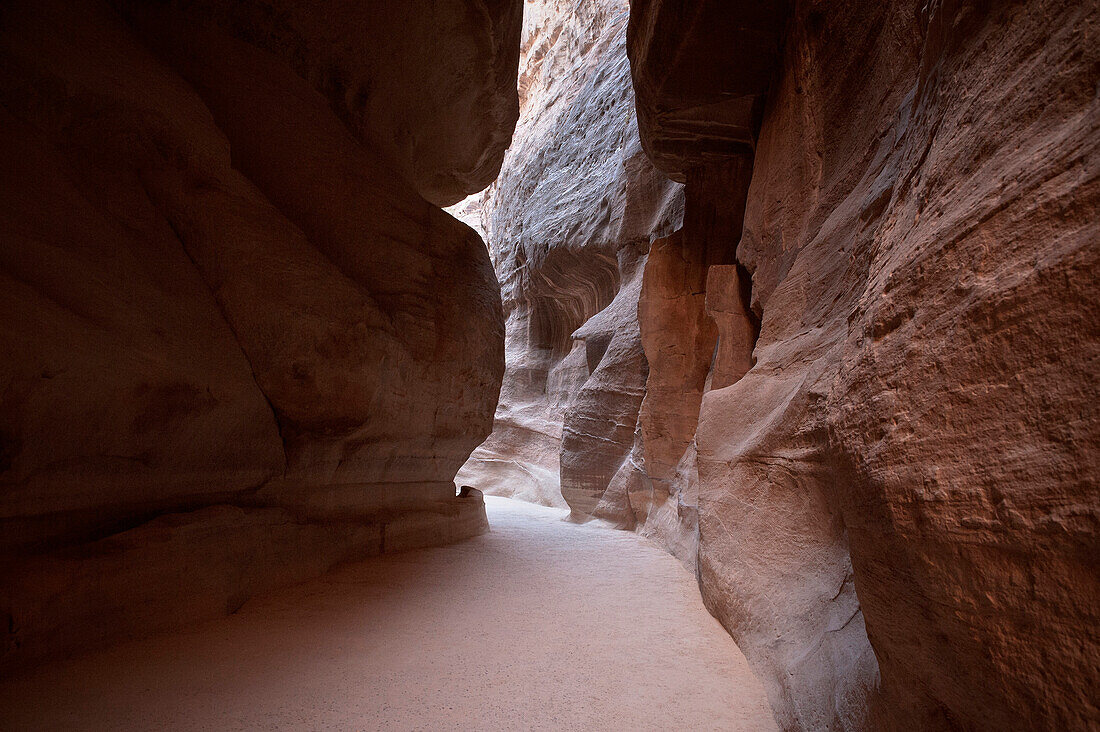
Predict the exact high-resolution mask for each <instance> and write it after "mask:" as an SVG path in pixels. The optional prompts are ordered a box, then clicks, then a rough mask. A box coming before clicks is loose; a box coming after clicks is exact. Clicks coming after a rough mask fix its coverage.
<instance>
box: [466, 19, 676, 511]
mask: <svg viewBox="0 0 1100 732" xmlns="http://www.w3.org/2000/svg"><path fill="white" fill-rule="evenodd" d="M525 14H526V15H525V21H524V23H525V27H524V36H523V49H522V53H521V61H520V76H519V89H520V99H521V116H520V121H519V124H518V125H517V128H516V133H515V136H514V139H513V145H512V147H511V149H510V150H509V151H508V153H507V155H506V156H505V161H504V165H503V168H502V170H501V175H500V178H499V179H498V180H497V181H496V182H495V183H494V184H493V185H492V186H491V187H490V188H489V189H488V190H487V191H486V192H485V193H484V194H483V195H482V196H481V197H480V199H479V200H478V201H477V202H476V203H475V202H473V201H471V202H469V203H467V204H465V214H464V215H467V216H477V215H480V219H481V222H482V224H483V227H484V230H485V231H486V234H487V239H488V242H489V247H490V250H491V254H492V259H493V265H494V267H495V269H496V272H497V276H498V278H499V280H500V282H501V290H502V293H501V294H502V298H503V301H504V310H505V318H506V326H505V327H506V336H505V343H506V364H507V366H506V368H507V372H506V376H505V379H504V386H503V388H502V391H501V397H500V403H499V406H498V408H497V413H496V419H495V422H494V425H493V434H492V435H491V436H490V437H489V439H487V440H486V441H485V443H484V444H482V445H481V446H480V447H479V448H478V449H477V450H476V451H475V452H474V453H473V455H472V456H471V458H470V460H469V461H468V462H467V463H466V464H465V465H464V466H463V468H462V470H461V471H460V472H459V474H458V480H459V482H465V483H469V484H471V485H475V486H478V487H479V488H481V489H483V490H485V491H486V492H487V493H490V494H499V495H510V496H512V495H514V496H517V497H520V498H524V499H525V500H530V501H534V502H537V503H542V504H545V505H555V506H565V505H567V504H566V502H565V501H564V500H563V498H562V494H563V493H565V494H566V495H567V496H570V495H572V496H575V497H577V499H578V502H577V503H574V502H573V501H572V500H570V505H573V506H574V508H577V509H578V510H579V511H580V514H582V515H587V514H588V513H590V512H593V511H596V506H598V505H600V503H601V500H602V498H603V495H604V492H605V491H606V490H608V486H609V485H610V484H611V483H612V482H615V481H617V484H616V487H615V488H613V489H612V491H611V495H610V496H609V497H608V498H609V500H608V501H606V502H604V503H603V506H602V508H601V509H600V510H599V511H596V512H597V513H598V514H599V515H601V516H604V517H606V518H608V519H610V520H613V521H615V522H616V523H620V524H622V525H626V526H630V525H633V522H634V517H633V514H632V512H631V510H630V508H629V505H628V504H627V502H626V491H627V490H628V487H627V484H632V483H634V482H636V479H638V478H639V477H640V476H639V473H638V471H637V470H635V469H634V467H632V466H634V465H636V464H637V463H638V460H634V461H632V460H630V459H628V456H629V455H632V454H633V455H635V456H636V457H637V456H638V452H637V450H636V448H635V425H636V421H637V414H638V404H639V403H640V399H641V388H642V385H643V384H644V381H645V359H644V357H643V356H642V349H641V343H640V341H639V339H638V333H637V316H636V303H637V296H638V286H637V285H639V284H640V279H638V277H640V273H641V267H642V264H643V263H644V259H645V253H646V251H647V249H648V245H649V242H650V241H651V240H652V239H654V238H656V237H658V236H661V235H662V234H665V233H669V232H670V231H671V230H672V228H673V227H674V226H676V225H678V224H679V221H680V217H681V215H682V194H681V193H680V186H677V185H675V184H673V183H671V182H669V181H668V180H666V179H664V178H663V176H661V175H660V174H659V173H658V172H657V171H656V170H655V169H654V168H653V166H652V165H651V164H650V163H649V162H648V161H647V159H646V158H645V155H644V154H643V153H642V150H641V147H640V143H639V140H638V135H637V126H636V124H635V121H634V120H635V118H634V100H633V94H632V92H631V86H630V70H629V66H628V64H627V59H626V22H627V18H628V8H627V3H626V2H624V1H623V0H612V1H610V2H609V1H608V0H570V1H569V2H558V1H557V0H539V1H538V2H528V3H527V5H526V7H525ZM636 275H637V277H636ZM605 309H606V310H605ZM597 313H599V315H597ZM594 316H595V317H594ZM586 323H587V325H586ZM612 372H613V373H614V375H612ZM563 425H567V427H566V428H565V432H563ZM569 430H572V435H573V436H572V437H569V435H568V434H567V433H568V432H569ZM616 476H618V478H616Z"/></svg>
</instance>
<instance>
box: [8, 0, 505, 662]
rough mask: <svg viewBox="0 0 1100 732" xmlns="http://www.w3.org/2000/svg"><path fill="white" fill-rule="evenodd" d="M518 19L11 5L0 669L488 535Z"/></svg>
mask: <svg viewBox="0 0 1100 732" xmlns="http://www.w3.org/2000/svg"><path fill="white" fill-rule="evenodd" d="M428 5H430V6H432V7H433V8H434V9H435V12H433V13H427V12H426V8H427V6H428ZM521 9H522V8H521V4H520V3H518V2H492V3H467V2H464V1H463V2H458V1H457V0H456V1H455V2H444V3H420V2H404V1H402V2H381V3H377V2H376V3H370V4H367V5H357V4H347V3H338V2H331V3H327V2H314V3H307V4H301V3H286V4H285V7H284V6H283V5H282V4H279V3H276V4H275V5H270V4H265V5H264V6H261V5H260V4H258V3H251V2H248V0H242V1H241V2H233V3H209V4H205V3H201V2H199V3H179V4H178V5H177V4H175V3H163V4H147V3H130V2H125V1H124V0H120V1H119V2H118V3H116V4H115V5H113V6H112V5H108V4H105V3H103V2H95V1H94V0H87V1H83V0H78V1H77V2H52V1H50V0H44V1H42V2H38V1H36V2H14V3H7V4H5V6H4V7H3V8H2V9H0V20H2V22H0V57H2V59H3V63H2V68H3V71H2V73H0V125H2V126H3V133H2V135H0V146H2V150H3V155H4V161H5V164H4V165H3V166H2V168H0V176H3V181H2V182H0V220H2V222H3V226H2V227H0V228H2V229H3V234H2V235H0V236H2V240H0V278H2V279H3V283H4V284H3V287H0V329H2V331H3V336H2V339H0V341H2V344H3V345H2V348H3V356H4V357H3V359H2V360H0V385H2V388H0V536H2V544H3V546H4V549H5V554H4V562H3V577H2V581H0V586H2V588H3V591H4V592H3V596H2V597H0V603H2V606H0V611H2V613H3V616H4V617H5V618H6V627H7V628H8V629H9V630H8V635H7V638H6V643H5V646H4V656H3V659H2V662H0V665H3V666H7V665H10V664H16V663H19V662H22V661H23V660H26V659H31V658H34V657H39V656H42V655H44V654H48V653H52V652H60V651H64V650H67V649H70V648H73V647H77V646H80V645H90V644H94V643H97V642H100V641H105V640H110V639H111V638H114V637H120V636H125V635H128V634H132V633H139V632H144V631H147V630H149V629H151V628H155V627H163V626H166V625H171V624H172V623H174V622H180V621H183V620H186V619H189V618H193V617H201V616H203V615H207V614H210V612H212V611H225V610H227V609H229V610H232V609H233V607H234V606H239V603H240V602H243V601H244V600H245V599H247V597H248V596H249V595H250V594H251V593H252V592H254V591H258V590H261V589H263V588H264V587H267V586H271V585H272V584H278V583H281V582H286V581H292V580H294V579H296V578H300V577H303V576H308V575H309V574H315V573H317V572H318V571H321V570H323V569H324V568H325V567H326V566H328V565H330V564H331V563H333V562H335V561H338V560H339V559H341V558H346V557H347V556H355V555H362V554H370V553H378V552H380V551H384V550H391V549H396V548H400V547H402V546H407V545H412V544H416V543H417V542H418V541H419V542H423V541H439V540H449V539H454V538H458V537H460V536H468V535H470V534H472V533H477V532H479V531H482V530H484V528H485V523H484V513H483V508H482V507H481V505H480V504H479V503H478V502H477V501H476V500H469V501H465V502H464V501H459V500H458V499H456V498H455V496H454V486H453V482H452V479H453V476H454V474H455V472H456V471H457V469H458V468H459V466H460V465H461V464H462V463H463V462H464V461H465V459H466V457H467V456H468V455H469V453H470V451H471V450H472V449H473V448H474V447H475V446H476V445H477V444H478V443H479V442H480V441H481V440H482V439H483V438H484V437H485V436H486V435H487V434H488V433H489V431H490V426H491V420H492V412H493V409H494V406H495V403H496V398H497V392H498V390H499V387H500V381H501V376H502V373H503V319H502V315H501V310H500V298H499V289H498V286H497V283H496V280H495V278H494V276H493V272H492V268H491V264H490V260H489V257H488V255H487V253H486V251H485V247H484V244H483V243H482V241H481V240H480V239H479V237H478V236H477V235H476V234H475V233H474V232H473V231H472V230H470V229H469V228H468V227H466V226H464V225H463V224H461V223H459V222H457V221H456V220H454V219H453V218H452V217H450V216H448V215H447V214H446V213H444V212H443V211H441V210H440V209H439V208H437V207H436V205H434V204H433V203H430V202H429V200H431V201H436V202H439V203H443V202H451V201H453V200H455V199H457V198H459V197H461V196H462V195H464V194H466V193H468V192H471V191H473V190H476V189H477V188H478V187H480V186H484V185H485V184H487V183H488V182H489V181H490V180H491V179H492V177H493V175H494V174H495V172H496V169H497V168H498V167H499V164H500V160H501V159H502V156H503V152H504V148H505V147H506V145H507V143H508V139H509V137H510V134H511V131H512V125H513V124H514V121H515V118H516V114H517V107H518V104H517V98H516V90H515V71H514V68H515V63H516V58H517V55H518V40H519V30H520V13H521ZM395 28H401V29H402V30H403V33H402V34H397V33H395V32H394V29H395ZM443 57H445V58H446V59H447V65H446V70H445V71H442V70H440V65H441V63H440V61H441V58H443ZM443 118H446V119H447V120H448V125H449V126H446V127H444V126H441V124H440V119H443ZM426 199H428V200H426ZM210 506H216V508H207V507H210ZM164 514H173V515H172V516H167V517H165V516H163V515H164ZM158 516H159V517H161V518H157V517H158ZM154 519H155V520H154ZM418 527H419V528H418ZM418 532H419V533H418ZM88 542H90V543H88ZM61 546H67V547H69V548H68V549H67V550H66V551H65V552H64V553H58V552H57V551H56V550H57V549H58V548H59V547H61ZM139 578H140V579H139Z"/></svg>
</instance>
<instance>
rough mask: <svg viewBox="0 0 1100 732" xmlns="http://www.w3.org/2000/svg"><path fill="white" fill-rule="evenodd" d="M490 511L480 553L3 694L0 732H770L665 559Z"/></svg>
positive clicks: (750, 688) (309, 599) (232, 620)
mask: <svg viewBox="0 0 1100 732" xmlns="http://www.w3.org/2000/svg"><path fill="white" fill-rule="evenodd" d="M488 503H489V521H490V523H491V524H492V527H493V531H492V533H491V534H488V535H486V536H482V537H478V538H476V539H471V540H469V541H466V542H463V543H460V544H456V545H452V546H448V547H443V548H440V549H429V550H423V551H417V552H410V553H407V554H400V555H394V556H389V557H382V558H379V559H375V560H371V561H368V562H363V563H359V564H355V565H349V566H346V567H343V568H341V569H339V570H337V571H336V572H334V573H332V574H330V575H328V576H326V577H324V578H322V579H320V580H316V581H312V582H308V583H306V584H303V585H299V586H297V587H294V588H290V589H288V590H284V591H281V592H279V593H276V594H273V595H270V596H267V597H264V598H258V599H254V600H252V601H250V602H248V603H247V604H246V605H245V606H244V607H243V608H242V609H241V610H240V611H238V612H237V613H236V614H235V615H233V616H230V617H227V618H223V619H219V620H216V621H212V622H209V623H204V624H202V625H199V626H195V627H193V628H190V629H188V630H184V631H179V632H175V633H172V634H171V635H167V636H162V637H158V638H154V639H150V640H143V641H138V642H132V643H128V644H124V645H122V646H117V647H115V648H113V649H110V650H108V651H105V652H100V653H96V654H93V655H90V656H85V657H82V658H79V659H76V660H74V661H70V662H66V663H63V664H55V665H51V666H47V667H43V668H40V669H38V670H36V671H34V672H33V673H31V674H29V675H23V676H19V677H15V678H12V679H7V680H5V681H3V682H2V683H0V728H3V729H49V730H61V729H96V730H124V729H142V730H145V729H181V730H199V729H204V730H224V729H309V730H320V729H359V730H373V729H387V730H413V729H425V730H459V729H461V730H475V729H476V730H498V729H553V730H569V729H577V730H605V729H606V730H637V729H677V730H685V729H691V730H768V729H775V725H774V722H773V721H772V717H771V713H770V711H769V709H768V706H767V702H766V699H765V695H764V691H763V688H762V687H761V685H760V683H759V682H758V681H757V680H756V678H755V677H754V676H753V675H752V673H751V672H750V670H749V668H748V665H747V663H746V661H745V659H744V657H743V656H742V655H741V652H740V651H739V650H738V649H737V646H736V645H735V644H734V643H733V641H732V640H731V639H730V638H729V636H728V635H726V633H725V632H724V631H723V630H722V628H721V627H720V626H719V625H718V623H717V622H716V621H715V620H714V619H713V618H711V616H710V615H709V614H707V612H706V610H705V609H704V608H703V605H702V601H701V600H700V598H699V592H698V590H697V589H696V587H695V581H694V578H692V577H691V576H690V575H689V574H688V573H687V572H686V571H685V570H684V568H683V567H682V566H681V565H680V564H679V563H678V562H677V561H676V560H675V559H673V558H672V557H671V556H669V555H667V554H665V553H664V552H663V551H661V550H660V549H658V548H657V547H655V546H653V545H651V544H649V543H648V542H646V541H645V540H644V539H641V538H639V537H638V536H636V535H634V534H631V533H627V532H621V531H613V530H610V529H606V528H602V527H599V526H595V525H587V526H576V525H573V524H569V523H566V522H564V521H562V520H561V517H562V516H563V515H564V513H565V512H564V511H561V510H557V509H548V508H542V507H539V506H533V505H530V504H525V503H519V502H515V501H508V500H504V499H489V500H488Z"/></svg>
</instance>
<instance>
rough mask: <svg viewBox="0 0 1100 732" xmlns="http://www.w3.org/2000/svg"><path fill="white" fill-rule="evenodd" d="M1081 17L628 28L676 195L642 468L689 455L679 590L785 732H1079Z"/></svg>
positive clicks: (653, 13) (1088, 456)
mask: <svg viewBox="0 0 1100 732" xmlns="http://www.w3.org/2000/svg"><path fill="white" fill-rule="evenodd" d="M1098 23H1100V8H1098V6H1097V4H1096V3H1095V2H1085V3H1058V2H1044V1H1038V2H1027V3H1023V2H1017V3H1011V2H1009V3H990V2H966V1H964V0H942V1H939V2H932V3H921V2H915V1H914V0H896V1H894V2H885V3H871V2H856V3H825V2H794V3H790V4H785V3H741V2H734V3H728V2H718V1H717V0H694V1H691V2H686V3H685V2H672V1H671V0H634V2H633V3H632V7H631V23H630V35H629V51H630V55H631V62H632V72H633V79H634V84H635V88H636V93H637V105H638V116H639V126H640V129H641V138H642V142H643V145H644V146H645V149H646V151H647V153H649V155H650V157H651V159H652V160H653V161H654V163H655V164H656V165H657V166H658V167H660V168H661V170H662V171H663V172H665V173H666V174H667V175H669V176H670V177H671V178H673V179H676V180H680V181H684V182H686V183H687V189H686V195H687V201H686V210H687V214H686V220H685V224H684V228H683V230H682V231H681V232H679V233H678V234H677V235H676V237H674V238H673V239H672V240H670V242H671V246H673V247H676V248H677V249H678V251H679V252H681V253H680V254H678V256H677V257H675V258H672V257H670V258H668V259H669V261H671V262H672V263H673V265H674V266H671V267H670V266H668V265H664V266H662V268H661V269H660V270H657V269H656V268H655V262H656V257H655V252H656V251H657V247H656V246H655V247H654V250H653V252H651V254H650V257H649V263H648V265H647V272H646V277H648V276H649V275H650V273H651V271H652V274H653V275H654V283H655V284H659V285H660V286H659V287H655V288H654V289H653V290H652V292H653V293H654V295H655V296H656V297H659V298H661V299H660V300H659V301H652V302H654V303H660V304H661V305H660V307H648V306H644V305H645V303H646V297H645V295H644V294H643V298H642V301H643V306H644V307H643V308H641V309H640V313H641V321H642V333H643V342H644V343H645V349H646V356H647V360H648V364H649V384H650V389H649V391H648V392H647V394H646V397H645V400H646V404H649V403H650V402H651V401H652V403H653V405H654V410H653V414H654V415H655V416H654V417H651V418H649V419H648V421H649V422H650V423H651V424H654V423H655V421H656V422H660V421H661V420H663V425H664V427H663V431H662V434H663V435H664V437H663V438H662V440H661V441H660V449H658V446H657V440H655V439H654V438H652V437H650V438H648V439H647V441H646V447H647V448H651V450H652V452H653V454H654V455H659V457H660V459H659V460H655V461H650V460H646V462H645V468H646V470H647V471H648V472H649V473H650V475H651V476H658V477H660V476H670V475H671V476H674V477H673V481H674V482H675V481H676V480H680V479H678V478H675V475H676V473H675V471H673V470H672V468H671V466H672V465H673V461H674V459H675V456H676V454H677V453H679V452H680V450H681V448H682V447H683V446H684V445H687V444H688V443H689V440H690V436H691V433H692V432H693V430H694V438H695V443H696V444H695V447H696V453H697V469H698V486H697V492H698V515H699V518H698V521H699V548H698V572H699V581H700V587H701V590H702V592H703V595H704V598H705V600H706V602H707V604H708V607H709V608H710V609H711V610H712V612H713V613H714V614H715V615H716V616H717V617H718V618H719V620H720V621H721V622H722V623H723V624H724V625H725V626H726V628H727V629H729V631H730V632H731V633H732V634H733V636H734V637H735V638H736V639H737V641H738V643H739V645H740V646H741V648H742V650H743V651H744V652H745V654H746V656H747V657H748V658H749V660H750V662H751V663H752V664H753V665H754V668H755V669H756V671H757V673H758V675H759V676H760V677H761V680H762V681H763V682H764V683H765V685H766V686H767V687H768V691H769V696H770V699H771V702H772V705H773V709H774V710H775V713H776V717H777V720H778V721H779V722H780V724H781V725H782V726H783V727H784V728H786V729H868V728H871V729H899V730H913V729H1019V728H1027V729H1088V728H1092V727H1095V726H1096V725H1098V724H1100V710H1098V708H1097V706H1096V699H1097V698H1100V678H1098V671H1097V667H1096V663H1095V660H1096V658H1098V657H1100V635H1098V634H1097V627H1098V625H1097V618H1096V608H1097V607H1098V600H1100V580H1098V578H1100V573H1097V571H1096V570H1097V566H1096V557H1097V556H1100V543H1098V540H1097V536H1098V529H1100V495H1098V489H1097V485H1098V483H1097V481H1096V476H1097V475H1098V470H1100V465H1098V461H1100V458H1098V456H1100V449H1098V448H1100V444H1098V443H1100V434H1098V432H1100V430H1098V429H1097V425H1098V424H1100V420H1098V418H1100V414H1098V413H1097V406H1096V405H1097V403H1098V397H1100V394H1098V393H1097V392H1098V389H1097V381H1096V368H1097V357H1098V352H1100V351H1098V346H1097V344H1098V343H1100V339H1098V335H1100V333H1098V323H1100V301H1098V294H1097V293H1098V292H1100V286H1098V285H1100V282H1098V280H1100V277H1098V272H1100V266H1098V265H1100V262H1098V261H1097V260H1098V258H1100V247H1098V246H1097V242H1098V241H1100V224H1098V221H1100V217H1098V215H1097V214H1098V206H1100V157H1098V155H1097V153H1098V150H1097V147H1098V145H1100V102H1098V88H1100V87H1098V86H1097V69H1098V68H1100V45H1098V44H1097V43H1096V38H1097V26H1098ZM749 176H751V179H750V177H749ZM750 181H751V182H750ZM746 185H747V190H746V188H745V186H746ZM693 211H694V212H697V213H698V217H696V216H695V215H694V214H693ZM742 217H743V220H742ZM719 240H721V241H722V242H724V243H719ZM716 245H717V246H718V247H719V248H721V247H724V248H725V251H717V250H716ZM688 273H690V278H689V277H687V276H686V275H687V274H688ZM677 284H679V287H677V286H676V285H677ZM700 285H702V289H703V290H704V291H705V294H704V293H700V292H699V291H698V288H699V287H700ZM645 289H646V288H645V286H643V293H644V292H645ZM665 303H668V305H665ZM667 308H675V309H676V312H677V313H678V316H677V317H670V316H669V315H668V312H662V310H663V309H664V310H667ZM704 310H705V311H706V312H709V313H710V314H711V316H712V317H713V326H706V325H704V324H703V321H702V319H701V317H700V313H702V312H703V311H704ZM677 323H679V325H677ZM757 323H759V330H758V331H757ZM708 327H711V328H713V330H712V331H711V332H709V333H708V332H707V328H708ZM647 331H648V335H647ZM715 331H716V334H715ZM693 344H694V345H693ZM710 348H713V350H710V351H708V349H710ZM664 349H672V352H673V353H674V354H675V355H676V357H675V358H669V357H668V356H667V355H666V353H665V350H664ZM708 353H712V354H713V360H710V359H709V358H708ZM658 386H659V389H658V388H657V387H658ZM677 391H679V394H680V395H677ZM666 403H667V404H678V405H679V406H678V408H677V409H671V410H670V409H669V408H666V407H664V406H662V405H664V404H666ZM696 403H698V404H699V407H698V422H697V428H695V426H694V425H692V420H691V415H692V413H693V411H694V409H695V406H694V405H695V404H696ZM645 415H646V409H645V407H644V406H643V420H642V427H643V429H642V431H643V434H644V433H645V432H646V423H647V418H646V416H645ZM657 427H661V424H657ZM690 452H691V451H690V450H688V451H687V453H690ZM687 453H685V454H687ZM681 472H682V471H681ZM664 479H665V480H668V479H667V478H664Z"/></svg>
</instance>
